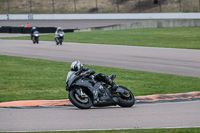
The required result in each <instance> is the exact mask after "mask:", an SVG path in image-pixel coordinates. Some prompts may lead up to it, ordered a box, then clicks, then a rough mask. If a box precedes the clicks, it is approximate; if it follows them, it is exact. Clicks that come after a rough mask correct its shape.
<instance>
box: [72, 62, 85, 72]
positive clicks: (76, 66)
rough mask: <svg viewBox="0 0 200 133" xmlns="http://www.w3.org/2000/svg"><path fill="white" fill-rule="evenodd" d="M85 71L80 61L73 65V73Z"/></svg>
mask: <svg viewBox="0 0 200 133" xmlns="http://www.w3.org/2000/svg"><path fill="white" fill-rule="evenodd" d="M81 69H83V64H82V63H81V62H80V61H74V62H72V64H71V71H78V70H81Z"/></svg>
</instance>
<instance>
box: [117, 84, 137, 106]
mask: <svg viewBox="0 0 200 133" xmlns="http://www.w3.org/2000/svg"><path fill="white" fill-rule="evenodd" d="M120 87H121V88H122V89H125V90H127V91H128V92H129V94H130V95H129V96H128V97H124V96H120V97H118V100H119V103H118V105H119V106H121V107H132V106H133V105H134V104H135V97H134V95H133V93H132V92H131V91H130V90H128V89H127V88H125V87H123V86H120Z"/></svg>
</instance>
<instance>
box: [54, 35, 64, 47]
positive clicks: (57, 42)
mask: <svg viewBox="0 0 200 133" xmlns="http://www.w3.org/2000/svg"><path fill="white" fill-rule="evenodd" d="M63 39H64V34H63V32H59V33H58V37H56V38H55V40H56V45H59V44H60V45H62V42H63Z"/></svg>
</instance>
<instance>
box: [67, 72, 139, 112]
mask: <svg viewBox="0 0 200 133" xmlns="http://www.w3.org/2000/svg"><path fill="white" fill-rule="evenodd" d="M80 73H81V71H77V72H69V73H68V76H67V80H66V90H67V91H69V95H68V96H69V100H70V101H71V103H72V104H73V105H74V106H76V107H77V108H80V109H89V108H91V107H92V106H95V107H103V106H113V105H114V106H116V105H119V106H121V107H132V106H133V105H134V103H135V97H134V95H133V94H132V92H131V91H130V90H128V89H127V88H126V87H123V86H119V87H118V88H117V89H116V90H115V91H113V90H111V87H109V85H108V84H106V83H104V82H99V81H96V80H95V79H94V78H90V77H85V76H82V75H81V74H80ZM93 77H94V76H93Z"/></svg>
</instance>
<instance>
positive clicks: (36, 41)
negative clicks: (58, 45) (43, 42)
mask: <svg viewBox="0 0 200 133" xmlns="http://www.w3.org/2000/svg"><path fill="white" fill-rule="evenodd" d="M39 36H40V35H39V32H38V31H34V32H33V36H32V41H33V43H34V44H35V43H37V44H39Z"/></svg>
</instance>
